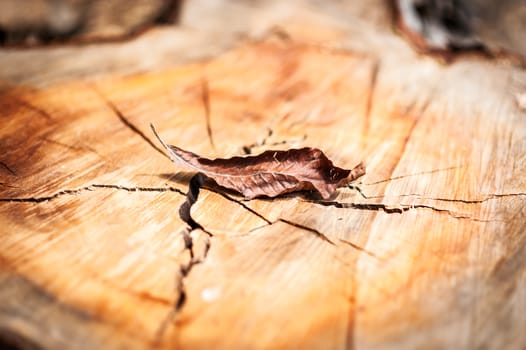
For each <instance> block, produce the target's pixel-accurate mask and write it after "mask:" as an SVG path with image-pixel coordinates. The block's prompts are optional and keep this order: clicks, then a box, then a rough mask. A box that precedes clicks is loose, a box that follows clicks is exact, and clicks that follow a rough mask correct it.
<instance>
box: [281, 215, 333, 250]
mask: <svg viewBox="0 0 526 350" xmlns="http://www.w3.org/2000/svg"><path fill="white" fill-rule="evenodd" d="M275 222H283V223H285V224H287V225H290V226H294V227H296V228H299V229H302V230H305V231H309V232H312V233H314V235H315V236H316V237H318V238H321V239H322V240H324V241H325V242H327V243H329V244H332V245H335V244H334V242H333V241H331V240H330V239H329V237H327V236H326V235H325V234H324V233H322V232H320V231H318V230H316V229H314V228H312V227H309V226H305V225H302V224H299V223H297V222H293V221H290V220H287V219H283V218H279V219H278V220H276V221H275ZM275 222H274V223H275Z"/></svg>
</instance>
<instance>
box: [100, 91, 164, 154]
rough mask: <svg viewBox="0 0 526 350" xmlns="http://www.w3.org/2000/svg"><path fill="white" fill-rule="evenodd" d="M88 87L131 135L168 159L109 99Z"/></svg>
mask: <svg viewBox="0 0 526 350" xmlns="http://www.w3.org/2000/svg"><path fill="white" fill-rule="evenodd" d="M90 87H91V88H92V89H93V90H94V91H95V93H96V94H97V95H98V96H99V97H100V98H101V99H102V100H103V101H104V103H105V104H106V106H108V107H109V108H110V109H111V110H112V111H113V113H114V114H115V115H116V116H117V117H118V118H119V120H120V121H121V122H122V123H123V124H124V125H125V126H126V127H127V128H128V129H130V130H131V131H132V132H133V133H135V134H137V135H138V136H139V137H140V138H142V139H143V140H144V141H146V142H147V143H148V144H149V145H150V146H151V147H152V148H153V149H155V150H156V151H157V152H159V153H160V154H162V155H163V157H166V158H168V159H169V157H168V155H166V154H165V153H164V152H163V150H162V149H160V148H159V147H158V146H157V145H156V144H155V143H153V141H152V140H150V138H149V137H148V136H146V134H144V133H143V132H142V131H141V130H140V129H139V128H138V127H137V126H135V125H134V124H133V123H132V122H130V121H129V120H128V119H127V118H126V117H125V116H124V114H123V113H122V112H121V111H120V109H119V108H118V107H117V105H115V104H114V103H113V102H112V101H110V99H108V98H107V97H106V96H105V95H104V94H103V93H102V91H100V90H99V89H98V88H97V87H96V86H95V85H93V84H91V85H90Z"/></svg>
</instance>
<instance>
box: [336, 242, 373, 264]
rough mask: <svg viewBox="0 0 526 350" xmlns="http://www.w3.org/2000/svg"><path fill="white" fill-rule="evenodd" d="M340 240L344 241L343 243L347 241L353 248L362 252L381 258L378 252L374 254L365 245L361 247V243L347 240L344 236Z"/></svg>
mask: <svg viewBox="0 0 526 350" xmlns="http://www.w3.org/2000/svg"><path fill="white" fill-rule="evenodd" d="M338 240H339V241H340V242H342V243H345V244H347V245H349V246H351V247H352V248H354V249H356V250H359V251H361V252H362V253H365V254H367V255H369V256H371V257H373V258H375V259H379V258H378V256H377V255H376V254H374V253H373V252H370V251H369V250H367V249H365V248H363V247H360V246H359V245H357V244H355V243H353V242H351V241H348V240H345V239H342V238H339V239H338Z"/></svg>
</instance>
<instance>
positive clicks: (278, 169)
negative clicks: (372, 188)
mask: <svg viewBox="0 0 526 350" xmlns="http://www.w3.org/2000/svg"><path fill="white" fill-rule="evenodd" d="M150 126H151V128H152V130H153V132H154V134H155V136H156V137H157V139H158V140H159V141H160V142H161V144H162V145H163V146H164V148H166V150H167V151H168V154H169V156H170V158H171V159H172V161H173V162H174V163H176V164H180V165H182V166H186V167H190V168H193V169H195V170H197V171H198V172H200V173H203V174H205V175H206V176H207V177H209V178H211V179H213V180H214V181H215V182H216V183H217V184H218V185H220V186H223V187H226V188H229V189H232V190H235V191H237V192H239V193H242V194H243V196H245V198H247V199H252V198H255V197H258V196H267V197H276V196H278V195H280V194H283V193H288V192H294V191H302V190H317V191H318V192H319V193H320V194H321V196H322V197H323V198H325V199H327V198H329V197H331V196H332V195H333V194H334V192H336V189H337V188H338V187H341V186H345V185H347V184H348V183H349V182H351V181H353V180H356V179H357V178H359V177H360V176H362V175H364V174H365V166H364V165H363V163H360V164H358V165H357V166H356V167H354V168H353V169H352V170H347V169H342V168H338V167H335V166H334V165H333V164H332V162H331V161H330V160H329V158H327V156H326V155H325V154H323V152H322V151H321V150H319V149H317V148H308V147H306V148H301V149H290V150H288V151H265V152H263V153H261V154H259V155H256V156H248V157H232V158H228V159H213V160H211V159H206V158H202V157H200V156H198V155H197V154H194V153H192V152H188V151H185V150H183V149H181V148H179V147H176V146H171V145H167V144H166V143H164V141H163V140H162V139H161V138H160V137H159V135H158V134H157V132H156V131H155V128H154V127H153V125H150Z"/></svg>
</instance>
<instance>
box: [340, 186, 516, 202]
mask: <svg viewBox="0 0 526 350" xmlns="http://www.w3.org/2000/svg"><path fill="white" fill-rule="evenodd" d="M348 188H349V189H351V190H356V191H357V192H358V193H359V194H360V195H361V196H362V197H363V198H364V199H380V198H388V197H391V198H400V197H417V198H418V199H420V200H432V201H437V202H451V203H464V204H480V203H484V202H487V201H489V200H492V199H497V198H503V197H517V196H519V197H520V196H526V192H517V193H488V194H483V195H484V196H485V197H484V198H482V199H462V198H443V197H424V196H422V195H420V194H418V193H410V194H398V195H391V196H386V195H380V196H367V195H366V194H365V193H364V192H363V190H362V189H361V188H360V187H358V186H357V185H349V186H348Z"/></svg>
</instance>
